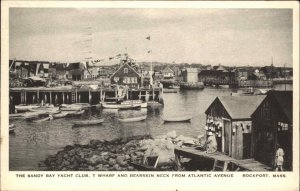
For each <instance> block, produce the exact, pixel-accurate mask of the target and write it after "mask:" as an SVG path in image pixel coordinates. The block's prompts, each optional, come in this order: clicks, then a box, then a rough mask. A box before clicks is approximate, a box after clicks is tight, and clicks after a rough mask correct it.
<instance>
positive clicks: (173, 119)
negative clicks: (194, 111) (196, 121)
mask: <svg viewBox="0 0 300 191" xmlns="http://www.w3.org/2000/svg"><path fill="white" fill-rule="evenodd" d="M191 119H192V117H190V116H179V117H163V120H164V122H189V121H191Z"/></svg>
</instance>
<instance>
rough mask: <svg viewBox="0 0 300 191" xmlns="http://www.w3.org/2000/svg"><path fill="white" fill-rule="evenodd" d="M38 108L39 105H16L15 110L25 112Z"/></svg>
mask: <svg viewBox="0 0 300 191" xmlns="http://www.w3.org/2000/svg"><path fill="white" fill-rule="evenodd" d="M39 107H40V106H39V105H16V106H15V109H16V110H17V112H25V111H30V110H31V109H35V108H39Z"/></svg>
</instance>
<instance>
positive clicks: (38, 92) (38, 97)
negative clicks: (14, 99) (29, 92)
mask: <svg viewBox="0 0 300 191" xmlns="http://www.w3.org/2000/svg"><path fill="white" fill-rule="evenodd" d="M36 94H37V95H36V97H37V102H38V103H39V102H40V90H37V92H36Z"/></svg>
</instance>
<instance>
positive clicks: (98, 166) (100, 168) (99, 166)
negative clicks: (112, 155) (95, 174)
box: [95, 164, 103, 170]
mask: <svg viewBox="0 0 300 191" xmlns="http://www.w3.org/2000/svg"><path fill="white" fill-rule="evenodd" d="M95 168H96V169H98V170H102V169H103V164H98V165H97V166H95Z"/></svg>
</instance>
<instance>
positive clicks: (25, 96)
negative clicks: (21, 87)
mask: <svg viewBox="0 0 300 191" xmlns="http://www.w3.org/2000/svg"><path fill="white" fill-rule="evenodd" d="M24 98H25V100H24V101H25V103H24V104H25V105H26V104H27V95H26V90H25V91H24Z"/></svg>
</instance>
